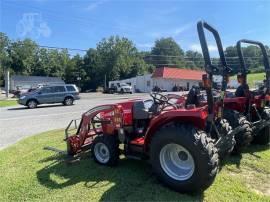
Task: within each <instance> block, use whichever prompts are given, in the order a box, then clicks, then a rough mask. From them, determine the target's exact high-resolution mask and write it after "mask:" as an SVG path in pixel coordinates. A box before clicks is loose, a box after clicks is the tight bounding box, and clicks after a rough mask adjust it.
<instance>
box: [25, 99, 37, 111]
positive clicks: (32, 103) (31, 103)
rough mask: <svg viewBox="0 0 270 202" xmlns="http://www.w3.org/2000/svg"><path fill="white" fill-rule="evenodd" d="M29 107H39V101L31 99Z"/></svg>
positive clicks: (28, 103)
mask: <svg viewBox="0 0 270 202" xmlns="http://www.w3.org/2000/svg"><path fill="white" fill-rule="evenodd" d="M27 107H28V108H29V109H34V108H37V101H35V100H29V101H28V102H27Z"/></svg>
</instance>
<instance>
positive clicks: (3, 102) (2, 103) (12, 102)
mask: <svg viewBox="0 0 270 202" xmlns="http://www.w3.org/2000/svg"><path fill="white" fill-rule="evenodd" d="M17 104H18V103H17V100H0V107H9V106H15V105H17Z"/></svg>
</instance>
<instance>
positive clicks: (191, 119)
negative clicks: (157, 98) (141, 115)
mask: <svg viewBox="0 0 270 202" xmlns="http://www.w3.org/2000/svg"><path fill="white" fill-rule="evenodd" d="M207 116H208V113H207V108H206V107H205V110H201V111H192V110H191V111H189V110H185V111H182V112H181V111H178V110H175V111H169V112H165V113H162V114H161V115H159V116H157V117H155V118H153V119H152V120H151V122H150V124H149V127H148V129H147V131H146V134H145V141H144V151H145V152H148V150H149V145H150V143H151V139H152V137H153V136H154V135H155V133H156V131H157V130H159V129H160V128H162V127H163V126H165V125H167V124H170V123H176V122H177V123H183V124H191V125H193V126H195V127H196V128H198V129H201V130H204V129H205V127H206V120H207Z"/></svg>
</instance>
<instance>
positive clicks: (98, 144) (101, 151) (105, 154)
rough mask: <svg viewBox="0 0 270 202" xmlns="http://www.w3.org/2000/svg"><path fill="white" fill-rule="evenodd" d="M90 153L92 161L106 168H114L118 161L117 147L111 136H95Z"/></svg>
mask: <svg viewBox="0 0 270 202" xmlns="http://www.w3.org/2000/svg"><path fill="white" fill-rule="evenodd" d="M91 153H92V156H93V158H94V160H95V161H96V162H97V163H99V164H101V165H107V166H115V165H117V163H118V160H119V145H118V142H117V139H116V138H115V136H113V135H100V136H97V137H96V138H95V139H94V141H93V144H92V148H91Z"/></svg>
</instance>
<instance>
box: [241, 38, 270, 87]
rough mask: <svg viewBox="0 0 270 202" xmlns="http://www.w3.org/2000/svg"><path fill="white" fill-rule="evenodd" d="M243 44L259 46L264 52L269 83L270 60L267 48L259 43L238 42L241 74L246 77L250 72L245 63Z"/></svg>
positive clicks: (251, 41)
mask: <svg viewBox="0 0 270 202" xmlns="http://www.w3.org/2000/svg"><path fill="white" fill-rule="evenodd" d="M242 43H246V44H252V45H257V46H259V47H260V49H261V51H262V55H263V64H264V68H265V72H266V80H267V81H268V83H269V80H270V63H269V58H268V55H267V51H266V48H265V46H264V45H263V44H262V43H261V42H259V41H253V40H248V39H242V40H239V41H238V42H237V44H236V47H237V53H238V57H239V61H240V67H241V73H242V74H244V75H245V76H246V74H247V72H248V68H247V65H246V63H245V59H244V54H243V50H242Z"/></svg>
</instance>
